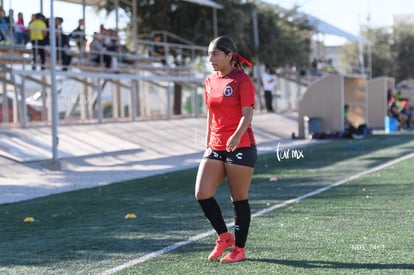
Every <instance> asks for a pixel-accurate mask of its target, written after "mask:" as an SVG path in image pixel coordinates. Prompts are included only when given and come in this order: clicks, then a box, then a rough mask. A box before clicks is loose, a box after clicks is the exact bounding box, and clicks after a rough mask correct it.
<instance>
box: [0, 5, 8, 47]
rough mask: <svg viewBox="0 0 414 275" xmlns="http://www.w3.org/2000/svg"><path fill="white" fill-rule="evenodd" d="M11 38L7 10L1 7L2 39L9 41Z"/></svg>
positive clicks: (0, 31) (0, 35) (5, 41)
mask: <svg viewBox="0 0 414 275" xmlns="http://www.w3.org/2000/svg"><path fill="white" fill-rule="evenodd" d="M8 40H9V24H8V22H7V17H6V12H5V11H4V9H3V8H2V7H0V41H1V42H2V43H7V41H8Z"/></svg>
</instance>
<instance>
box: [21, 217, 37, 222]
mask: <svg viewBox="0 0 414 275" xmlns="http://www.w3.org/2000/svg"><path fill="white" fill-rule="evenodd" d="M23 221H24V222H34V221H35V219H34V218H33V217H26V218H24V220H23Z"/></svg>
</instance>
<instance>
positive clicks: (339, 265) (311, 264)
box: [248, 258, 414, 270]
mask: <svg viewBox="0 0 414 275" xmlns="http://www.w3.org/2000/svg"><path fill="white" fill-rule="evenodd" d="M248 260H249V261H252V262H264V263H269V264H278V265H286V266H291V267H298V268H307V269H312V268H317V269H323V268H327V269H367V270H385V269H387V270H414V264H387V263H345V262H335V261H331V262H330V261H305V260H304V261H299V260H278V259H253V258H249V259H248Z"/></svg>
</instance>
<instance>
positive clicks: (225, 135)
mask: <svg viewBox="0 0 414 275" xmlns="http://www.w3.org/2000/svg"><path fill="white" fill-rule="evenodd" d="M204 84H205V85H204V94H205V99H206V105H207V108H208V109H209V110H210V114H211V116H212V117H211V125H210V142H209V146H210V147H211V148H213V149H214V150H220V151H224V150H226V142H227V140H228V139H229V137H230V136H231V135H232V134H234V132H235V131H236V129H237V126H238V125H239V122H240V119H241V117H242V107H245V106H253V107H254V104H255V94H256V90H255V87H254V85H253V82H252V80H251V79H250V77H249V76H248V75H247V74H245V73H244V72H243V71H241V70H240V69H234V70H233V71H232V72H231V73H229V74H228V75H225V76H223V77H220V76H218V75H217V74H216V73H213V74H212V75H210V76H209V77H208V78H207V79H206V80H205V83H204ZM252 144H256V140H255V138H254V134H253V130H252V127H251V125H249V128H248V129H247V131H246V132H245V133H244V134H243V136H242V138H241V139H240V143H239V146H238V147H250V145H252Z"/></svg>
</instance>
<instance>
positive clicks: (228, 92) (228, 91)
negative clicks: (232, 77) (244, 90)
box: [223, 85, 233, 96]
mask: <svg viewBox="0 0 414 275" xmlns="http://www.w3.org/2000/svg"><path fill="white" fill-rule="evenodd" d="M232 94H233V88H232V87H231V86H230V85H227V86H226V87H224V92H223V95H224V96H231V95H232Z"/></svg>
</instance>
